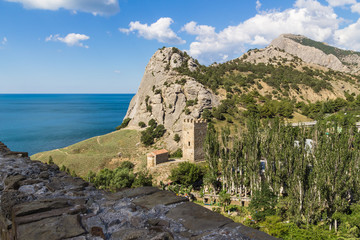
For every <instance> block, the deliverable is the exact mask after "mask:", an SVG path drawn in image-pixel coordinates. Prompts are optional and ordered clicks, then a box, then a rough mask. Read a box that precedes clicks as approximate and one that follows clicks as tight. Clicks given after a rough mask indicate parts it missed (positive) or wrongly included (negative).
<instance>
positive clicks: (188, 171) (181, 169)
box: [170, 162, 202, 186]
mask: <svg viewBox="0 0 360 240" xmlns="http://www.w3.org/2000/svg"><path fill="white" fill-rule="evenodd" d="M170 179H171V181H174V182H176V183H179V184H182V185H185V186H190V185H193V184H194V183H195V182H197V181H199V180H201V179H202V172H201V169H200V167H199V166H197V165H195V164H193V163H189V162H182V163H180V164H179V165H178V167H177V168H174V169H172V170H171V175H170Z"/></svg>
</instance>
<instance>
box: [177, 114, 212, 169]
mask: <svg viewBox="0 0 360 240" xmlns="http://www.w3.org/2000/svg"><path fill="white" fill-rule="evenodd" d="M206 131H207V123H206V121H205V120H196V119H184V122H183V131H182V133H183V134H182V139H183V158H184V159H185V160H189V161H191V162H197V161H202V160H204V148H203V145H204V140H205V136H206Z"/></svg>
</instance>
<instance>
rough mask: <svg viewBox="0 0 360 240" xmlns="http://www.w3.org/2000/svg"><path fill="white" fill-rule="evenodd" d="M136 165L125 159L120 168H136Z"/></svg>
mask: <svg viewBox="0 0 360 240" xmlns="http://www.w3.org/2000/svg"><path fill="white" fill-rule="evenodd" d="M134 167H135V165H134V164H133V163H132V162H130V161H124V162H122V163H120V166H119V168H127V169H134Z"/></svg>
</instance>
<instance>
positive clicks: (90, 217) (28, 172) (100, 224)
mask: <svg viewBox="0 0 360 240" xmlns="http://www.w3.org/2000/svg"><path fill="white" fill-rule="evenodd" d="M8 153H10V150H8V149H7V148H6V146H4V145H3V144H0V199H1V203H0V207H1V209H0V210H1V211H0V231H1V235H0V239H2V240H15V239H16V240H22V239H24V240H49V239H51V240H57V239H67V240H101V239H122V240H130V239H134V240H135V239H139V240H140V239H152V240H165V239H168V240H172V239H179V240H180V239H224V240H225V239H226V240H230V239H238V240H241V239H275V238H272V237H270V236H268V235H267V234H265V233H263V232H259V231H257V230H254V229H251V228H248V227H245V226H243V225H241V224H238V223H234V222H233V221H232V220H231V219H228V218H225V217H224V216H222V215H220V214H217V213H215V212H212V211H210V210H208V209H206V208H203V207H201V206H199V205H196V204H194V203H192V202H188V200H187V199H186V198H183V197H178V196H176V195H175V194H173V193H171V192H167V191H161V190H159V189H158V188H155V187H140V188H132V189H123V190H122V191H119V192H116V193H109V192H105V191H102V190H98V189H96V188H94V187H93V186H92V185H91V184H89V183H88V182H85V181H84V180H82V179H81V178H75V177H71V176H69V175H67V174H66V173H65V172H61V171H59V168H58V167H57V166H56V165H54V164H51V165H48V164H44V163H41V162H39V161H32V160H30V159H29V158H28V157H24V156H22V155H21V154H17V155H14V154H8Z"/></svg>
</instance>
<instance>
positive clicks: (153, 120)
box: [148, 119, 157, 127]
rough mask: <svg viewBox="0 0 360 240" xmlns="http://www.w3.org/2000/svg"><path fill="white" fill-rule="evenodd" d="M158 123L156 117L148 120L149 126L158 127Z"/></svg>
mask: <svg viewBox="0 0 360 240" xmlns="http://www.w3.org/2000/svg"><path fill="white" fill-rule="evenodd" d="M156 125H157V123H156V121H155V119H151V120H150V121H149V122H148V126H149V127H156Z"/></svg>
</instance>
